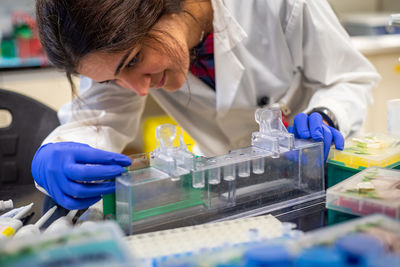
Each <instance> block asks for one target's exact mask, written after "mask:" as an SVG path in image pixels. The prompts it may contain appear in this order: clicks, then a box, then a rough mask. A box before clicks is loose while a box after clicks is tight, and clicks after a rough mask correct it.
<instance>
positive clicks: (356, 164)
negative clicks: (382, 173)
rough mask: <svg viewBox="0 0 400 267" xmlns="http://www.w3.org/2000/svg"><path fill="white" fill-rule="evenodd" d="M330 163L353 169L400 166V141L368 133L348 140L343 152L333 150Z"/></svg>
mask: <svg viewBox="0 0 400 267" xmlns="http://www.w3.org/2000/svg"><path fill="white" fill-rule="evenodd" d="M329 157H330V158H329V160H328V163H333V164H335V163H336V164H337V163H339V164H343V165H344V166H347V167H351V168H356V169H358V168H360V167H364V168H365V167H370V166H378V167H387V166H395V165H398V164H400V140H399V139H396V138H393V137H391V136H388V135H385V134H375V133H368V134H365V135H362V136H358V137H354V138H352V139H350V140H346V144H345V147H344V149H343V151H339V150H336V149H332V152H331V153H330V155H329Z"/></svg>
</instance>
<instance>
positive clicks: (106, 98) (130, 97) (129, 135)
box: [35, 76, 146, 195]
mask: <svg viewBox="0 0 400 267" xmlns="http://www.w3.org/2000/svg"><path fill="white" fill-rule="evenodd" d="M145 102H146V97H140V96H138V95H136V93H134V92H133V91H131V90H128V89H124V88H121V87H120V86H117V85H116V84H113V83H109V84H99V83H96V82H93V81H92V80H91V79H89V78H87V77H84V76H82V77H81V80H80V86H79V96H78V97H76V98H75V99H74V100H72V101H71V102H69V103H67V104H66V105H64V106H63V107H62V108H61V109H60V110H59V112H58V118H59V120H60V122H61V125H60V126H59V127H57V128H56V129H55V130H54V131H53V132H51V133H50V135H49V136H48V137H47V138H46V139H45V140H44V141H43V143H42V145H43V144H47V143H54V142H66V141H72V142H79V143H85V144H88V145H90V146H92V147H94V148H98V149H103V150H107V151H112V152H118V153H119V152H121V151H122V150H123V149H124V147H125V146H126V145H127V144H128V143H129V142H130V141H132V140H133V139H134V138H135V136H136V134H137V131H138V129H139V124H140V118H141V115H142V113H143V110H144V106H145ZM35 185H36V188H37V189H38V190H39V191H41V192H42V193H44V194H46V195H49V194H48V193H47V192H46V190H45V189H44V188H42V187H41V186H39V185H38V184H37V183H36V182H35Z"/></svg>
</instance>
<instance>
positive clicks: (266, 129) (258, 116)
mask: <svg viewBox="0 0 400 267" xmlns="http://www.w3.org/2000/svg"><path fill="white" fill-rule="evenodd" d="M254 116H255V120H256V122H257V123H258V124H259V127H260V132H261V133H264V134H268V135H279V134H282V133H287V132H288V131H287V129H286V127H285V125H283V122H282V112H281V110H280V109H279V108H267V109H265V108H264V109H261V108H259V109H257V110H256V112H255V113H254Z"/></svg>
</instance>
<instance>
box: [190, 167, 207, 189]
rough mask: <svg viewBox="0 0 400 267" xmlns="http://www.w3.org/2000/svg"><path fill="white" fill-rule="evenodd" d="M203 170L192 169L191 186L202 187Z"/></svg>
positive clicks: (203, 179)
mask: <svg viewBox="0 0 400 267" xmlns="http://www.w3.org/2000/svg"><path fill="white" fill-rule="evenodd" d="M205 176H206V175H205V172H204V171H194V172H192V177H193V184H192V185H193V188H203V187H204V184H205Z"/></svg>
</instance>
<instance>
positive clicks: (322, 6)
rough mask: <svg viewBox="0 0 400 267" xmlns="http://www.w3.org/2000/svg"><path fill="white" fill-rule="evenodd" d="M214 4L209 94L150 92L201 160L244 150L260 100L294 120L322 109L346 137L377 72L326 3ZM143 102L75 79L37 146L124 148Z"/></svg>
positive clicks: (252, 0)
mask: <svg viewBox="0 0 400 267" xmlns="http://www.w3.org/2000/svg"><path fill="white" fill-rule="evenodd" d="M212 5H213V10H214V22H213V26H214V58H215V76H216V92H215V91H213V90H211V89H210V88H209V87H208V86H207V85H206V84H205V83H203V82H202V81H201V80H199V79H198V78H197V77H195V76H193V75H192V74H190V73H189V75H188V77H187V82H186V83H185V85H184V86H183V87H182V88H181V89H179V90H178V91H177V92H174V93H169V92H165V91H163V90H152V91H150V94H151V95H152V96H153V97H154V99H155V100H156V101H157V102H158V103H159V104H160V106H161V107H163V108H164V109H165V111H166V112H167V113H168V114H169V115H170V116H172V117H173V118H174V119H175V120H176V121H177V122H178V123H179V124H180V125H181V126H182V127H183V128H184V129H185V130H186V131H187V132H188V133H189V134H190V135H191V136H192V137H193V138H194V139H195V140H196V143H197V144H198V145H199V147H200V149H201V151H202V152H203V153H204V154H206V155H216V154H222V153H226V152H227V151H228V150H229V149H234V148H238V147H244V146H247V145H249V144H250V142H251V133H252V132H253V131H255V130H257V129H258V125H257V124H256V122H255V120H254V111H255V110H256V109H257V108H258V106H257V101H258V99H259V98H261V97H263V96H267V97H269V99H270V104H271V105H272V104H276V103H279V102H281V103H283V104H287V105H288V107H289V108H290V109H291V110H292V113H291V116H292V117H293V116H294V115H295V114H297V113H298V112H300V111H309V110H311V109H312V108H313V107H319V106H322V107H327V108H329V109H330V110H331V111H333V113H334V114H335V116H336V117H337V119H338V122H339V127H340V131H341V132H342V134H343V135H344V136H347V135H348V134H349V133H351V132H353V131H357V130H358V129H359V128H360V127H361V125H362V123H363V121H364V119H365V115H366V110H367V105H368V103H370V102H371V100H372V99H371V90H372V88H373V87H374V86H376V84H377V82H378V81H379V79H380V76H379V75H378V74H377V73H376V71H375V69H374V67H373V66H372V65H371V64H370V63H369V62H368V61H367V60H366V59H365V58H364V57H363V56H362V55H361V54H360V53H359V52H358V51H356V50H355V48H354V47H353V46H352V44H351V42H350V39H349V37H348V35H347V34H346V32H345V31H344V29H343V28H342V27H341V25H340V23H339V21H338V20H337V18H336V17H335V15H334V13H333V11H332V9H331V8H330V6H329V4H328V3H327V2H326V1H325V0H272V1H271V0H245V1H239V0H212ZM289 88H292V89H289ZM293 88H294V90H293ZM145 100H146V97H140V96H138V95H136V94H135V93H134V92H133V91H131V90H128V89H124V88H122V87H119V86H117V85H115V84H99V83H95V82H93V81H92V80H90V79H89V78H86V77H82V78H81V84H80V98H79V100H74V101H73V102H71V103H69V104H67V105H65V106H64V107H63V108H62V109H61V110H60V111H59V113H58V115H59V118H60V121H61V123H62V125H61V126H59V127H58V128H57V129H55V130H54V131H53V132H52V133H51V134H50V135H49V136H48V138H46V140H45V141H44V143H48V142H60V141H75V142H81V143H87V144H89V145H91V146H93V147H96V148H100V149H104V150H108V151H114V152H121V151H122V150H123V148H124V147H125V146H126V145H127V144H128V143H129V142H131V141H132V140H133V139H134V137H135V135H136V133H137V130H138V129H139V123H140V117H141V115H142V112H143V109H144V105H145Z"/></svg>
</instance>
